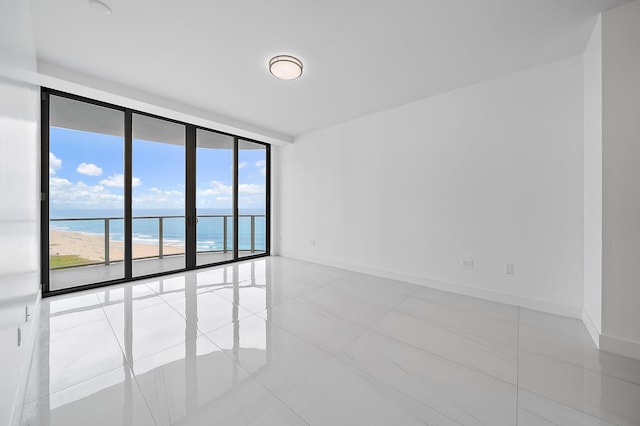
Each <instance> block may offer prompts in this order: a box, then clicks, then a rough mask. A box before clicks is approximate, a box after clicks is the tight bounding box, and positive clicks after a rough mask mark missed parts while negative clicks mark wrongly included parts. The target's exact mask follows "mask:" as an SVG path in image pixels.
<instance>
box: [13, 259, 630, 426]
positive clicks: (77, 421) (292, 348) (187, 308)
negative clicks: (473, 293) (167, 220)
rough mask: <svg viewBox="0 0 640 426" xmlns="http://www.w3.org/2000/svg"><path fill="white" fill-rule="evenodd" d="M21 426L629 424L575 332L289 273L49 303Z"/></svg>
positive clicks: (447, 297)
mask: <svg viewBox="0 0 640 426" xmlns="http://www.w3.org/2000/svg"><path fill="white" fill-rule="evenodd" d="M41 309H42V312H41V316H40V318H41V324H40V328H39V336H38V339H39V340H38V345H37V348H36V353H35V355H34V360H33V364H32V368H31V373H30V377H29V385H28V390H27V397H26V401H25V405H24V409H23V414H22V424H23V425H65V426H67V425H136V426H137V425H147V424H149V425H248V424H250V425H254V426H255V425H306V424H311V425H389V424H394V425H413V424H416V425H424V424H434V425H450V424H451V425H459V424H463V425H468V424H484V425H554V424H557V425H639V424H640V404H639V402H640V361H635V360H632V359H628V358H623V357H618V356H615V355H611V354H607V353H604V352H599V351H598V350H597V349H595V347H594V346H593V344H592V343H591V341H590V339H589V336H588V335H587V332H586V330H585V329H584V326H583V325H582V323H581V322H580V321H577V320H572V319H567V318H562V317H557V316H554V315H549V314H543V313H539V312H534V311H529V310H525V309H518V308H515V307H512V306H507V305H502V304H497V303H492V302H487V301H483V300H478V299H474V298H470V297H465V296H459V295H454V294H450V293H446V292H441V291H436V290H431V289H427V288H423V287H418V286H414V285H411V284H407V283H402V282H397V281H393V280H388V279H383V278H379V277H373V276H369V275H364V274H357V273H353V272H348V271H344V270H340V269H335V268H330V267H325V266H320V265H316V264H312V263H306V262H301V261H297V260H292V259H288V258H282V257H270V258H263V259H259V260H253V261H246V262H241V263H238V264H234V265H228V266H223V267H217V268H209V269H204V270H200V271H194V272H188V273H180V274H175V275H171V276H168V277H165V278H162V279H149V280H145V281H138V282H135V283H131V284H127V285H121V286H116V287H109V288H106V289H101V290H94V291H85V292H82V293H76V294H73V295H69V296H63V297H53V298H48V299H44V300H43V301H42V306H41Z"/></svg>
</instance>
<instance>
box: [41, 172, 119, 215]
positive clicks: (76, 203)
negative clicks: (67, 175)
mask: <svg viewBox="0 0 640 426" xmlns="http://www.w3.org/2000/svg"><path fill="white" fill-rule="evenodd" d="M49 188H50V197H51V203H52V204H53V205H55V206H56V207H58V208H70V209H73V208H83V207H100V208H117V207H121V206H122V205H123V201H124V196H123V195H122V194H113V193H111V192H109V191H108V190H107V189H106V188H105V187H104V186H102V185H93V186H92V185H87V184H85V183H84V182H77V183H75V184H74V183H72V182H70V181H69V180H67V179H63V178H58V177H52V178H51V179H50V180H49Z"/></svg>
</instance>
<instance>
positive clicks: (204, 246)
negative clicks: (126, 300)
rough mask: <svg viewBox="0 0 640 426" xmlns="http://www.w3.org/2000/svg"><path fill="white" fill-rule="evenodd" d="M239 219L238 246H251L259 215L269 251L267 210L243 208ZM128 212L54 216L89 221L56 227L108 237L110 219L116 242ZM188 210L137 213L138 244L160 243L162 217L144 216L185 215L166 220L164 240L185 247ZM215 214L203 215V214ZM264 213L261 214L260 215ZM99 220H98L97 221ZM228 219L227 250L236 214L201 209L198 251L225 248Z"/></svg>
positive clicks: (259, 235) (259, 234)
mask: <svg viewBox="0 0 640 426" xmlns="http://www.w3.org/2000/svg"><path fill="white" fill-rule="evenodd" d="M239 213H240V217H239V218H238V228H239V234H238V249H239V250H250V249H251V217H249V215H258V216H256V217H255V229H254V232H255V249H256V250H266V243H265V242H266V232H265V231H266V227H265V225H266V222H265V217H264V210H260V209H240V212H239ZM123 215H124V213H123V211H122V210H110V209H102V210H52V211H51V212H50V218H51V219H70V218H82V219H86V220H75V221H69V220H67V221H65V220H52V221H51V222H50V225H49V226H50V228H51V229H52V230H60V231H71V232H80V233H83V234H89V235H100V236H104V220H102V219H101V218H110V220H109V235H110V238H111V240H113V241H123V240H124V220H123V219H122V217H123ZM183 215H184V212H183V211H182V210H172V209H140V210H134V212H133V217H134V219H133V235H132V238H133V242H134V244H152V245H156V246H157V245H158V240H159V226H158V225H159V220H158V219H157V218H153V219H143V218H139V219H136V217H141V216H142V217H144V216H181V217H168V218H167V217H165V218H164V219H163V243H164V245H165V246H176V247H184V245H185V229H184V228H185V224H184V217H183ZM208 215H211V216H215V217H203V216H208ZM259 215H261V216H259ZM96 219H97V220H96ZM225 220H226V222H227V250H233V217H232V215H231V210H229V209H198V226H197V228H196V230H197V231H196V235H197V247H198V251H217V250H224V221H225Z"/></svg>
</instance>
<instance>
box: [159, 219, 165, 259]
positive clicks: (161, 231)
mask: <svg viewBox="0 0 640 426" xmlns="http://www.w3.org/2000/svg"><path fill="white" fill-rule="evenodd" d="M162 219H163V218H162V217H159V218H158V256H159V257H160V259H162V257H163V256H164V241H163V240H164V235H163V234H164V221H163V220H162Z"/></svg>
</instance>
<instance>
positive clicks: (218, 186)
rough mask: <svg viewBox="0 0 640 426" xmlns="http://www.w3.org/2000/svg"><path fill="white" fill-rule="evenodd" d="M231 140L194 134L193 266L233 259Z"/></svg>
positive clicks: (207, 133) (211, 134) (206, 132)
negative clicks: (194, 228)
mask: <svg viewBox="0 0 640 426" xmlns="http://www.w3.org/2000/svg"><path fill="white" fill-rule="evenodd" d="M234 145H235V144H234V138H233V137H232V136H229V135H223V134H220V133H216V132H212V131H209V130H203V129H198V130H197V132H196V146H197V149H196V208H197V218H198V220H197V222H196V227H197V233H196V236H197V258H196V264H197V265H198V266H200V265H210V264H213V263H218V262H220V261H224V260H232V259H233V258H234V257H233V223H234V221H233V204H234V202H233V184H234V182H233V175H234V173H233V152H234Z"/></svg>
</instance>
